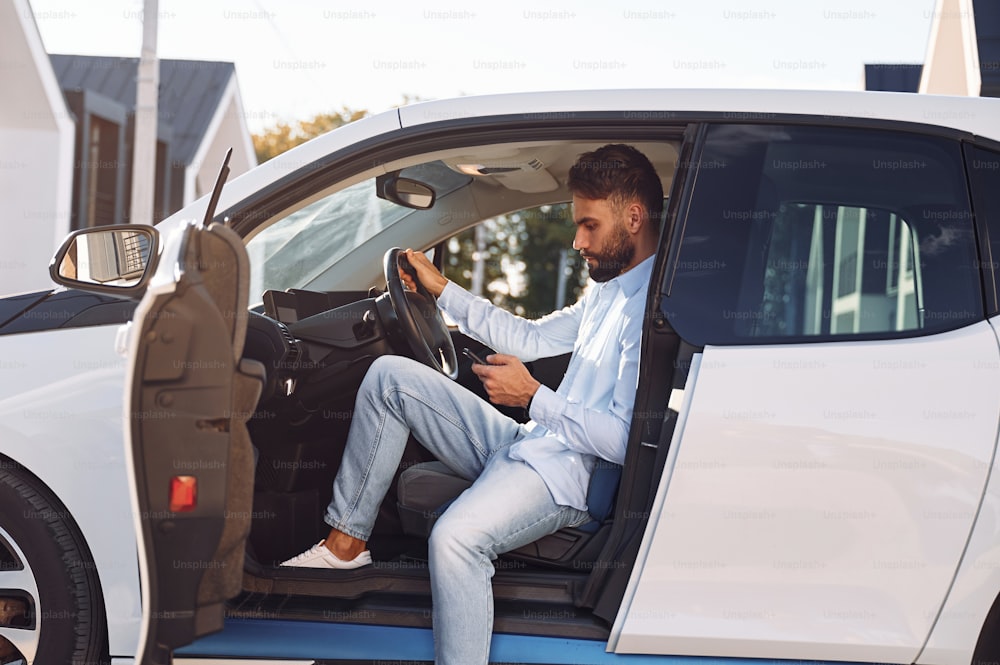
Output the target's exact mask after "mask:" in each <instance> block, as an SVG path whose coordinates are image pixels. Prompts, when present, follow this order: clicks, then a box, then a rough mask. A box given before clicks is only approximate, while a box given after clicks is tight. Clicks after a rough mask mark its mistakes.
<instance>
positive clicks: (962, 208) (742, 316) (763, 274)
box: [665, 125, 982, 344]
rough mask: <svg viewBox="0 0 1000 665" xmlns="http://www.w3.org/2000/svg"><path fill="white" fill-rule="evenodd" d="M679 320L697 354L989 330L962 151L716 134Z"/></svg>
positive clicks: (863, 134) (701, 172)
mask: <svg viewBox="0 0 1000 665" xmlns="http://www.w3.org/2000/svg"><path fill="white" fill-rule="evenodd" d="M665 286H666V288H667V289H669V298H668V299H667V301H666V304H667V309H668V316H669V317H670V320H671V322H672V324H673V325H674V327H675V328H676V329H677V330H678V332H679V333H680V334H681V335H682V336H684V337H685V339H687V340H688V341H691V342H693V343H698V344H732V343H759V342H764V341H778V342H788V341H791V340H792V339H799V340H821V339H827V338H830V337H837V338H839V337H842V336H845V335H851V336H860V337H864V336H868V337H884V336H905V335H913V334H922V333H923V332H925V331H930V330H944V329H950V328H955V327H958V326H960V325H964V324H965V323H968V322H970V321H974V320H978V319H980V318H982V298H981V287H980V283H979V275H978V268H977V261H976V243H975V236H974V232H973V228H972V221H971V214H970V210H969V203H968V195H967V188H966V186H965V179H964V171H963V168H962V163H961V152H960V150H959V147H958V145H957V144H955V143H953V142H950V141H947V140H944V139H940V138H936V137H929V136H922V135H916V134H909V133H901V132H897V133H894V132H887V131H877V130H870V129H852V128H834V127H825V128H824V127H806V126H788V127H781V126H754V125H746V126H724V125H720V126H714V127H712V128H710V130H709V133H708V136H707V139H706V142H705V147H704V151H703V154H702V157H701V159H700V160H699V163H698V174H697V180H696V184H695V189H694V192H693V197H692V199H691V204H690V207H689V208H688V211H687V214H686V216H685V218H684V222H683V236H682V238H681V239H680V247H679V250H678V252H677V260H676V263H675V265H674V266H673V269H672V271H670V272H669V274H668V283H667V284H666V285H665Z"/></svg>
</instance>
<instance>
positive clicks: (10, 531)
mask: <svg viewBox="0 0 1000 665" xmlns="http://www.w3.org/2000/svg"><path fill="white" fill-rule="evenodd" d="M0 589H2V590H3V591H2V592H0V593H2V595H3V596H4V597H5V598H3V599H0V603H5V604H6V606H7V611H6V612H5V616H4V617H3V623H2V624H0V636H2V637H4V638H5V639H0V653H2V651H3V649H4V648H5V647H6V649H7V651H8V652H9V651H10V644H13V645H14V646H15V647H18V648H19V650H20V651H21V652H22V653H23V655H24V656H25V657H26V658H27V661H28V662H31V660H32V657H31V655H30V652H31V651H34V662H35V663H37V664H38V665H49V664H52V665H62V664H67V665H77V664H79V665H83V664H85V663H86V664H87V665H92V664H95V663H107V662H109V661H110V659H109V658H108V650H107V626H106V621H105V614H104V603H103V600H102V598H101V591H100V584H99V581H98V577H97V570H96V569H95V566H94V562H93V561H92V559H91V557H90V554H89V551H88V549H87V547H86V544H85V543H84V540H83V536H82V534H81V533H80V530H79V528H78V527H77V526H76V524H75V523H74V521H73V519H72V518H71V517H70V515H69V512H68V511H67V510H66V508H65V507H64V506H63V505H62V504H61V503H60V502H59V500H58V499H57V498H56V497H55V495H54V494H52V492H50V491H49V490H48V489H47V488H46V487H45V486H44V485H43V484H42V483H41V482H40V481H39V480H38V479H37V478H35V477H34V476H32V475H31V474H30V473H28V472H27V471H26V470H24V469H23V468H21V467H20V466H18V465H16V464H11V463H9V462H6V461H4V460H2V459H0ZM12 608H14V610H12ZM25 608H28V610H27V613H25V612H24V611H23V610H24V609H25ZM19 610H21V611H19ZM7 639H9V640H10V642H9V643H8V642H7ZM0 662H3V663H7V662H13V663H18V662H21V661H20V660H19V659H18V658H17V657H16V656H10V655H9V654H8V655H7V656H6V657H0Z"/></svg>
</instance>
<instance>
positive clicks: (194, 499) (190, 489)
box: [170, 476, 198, 513]
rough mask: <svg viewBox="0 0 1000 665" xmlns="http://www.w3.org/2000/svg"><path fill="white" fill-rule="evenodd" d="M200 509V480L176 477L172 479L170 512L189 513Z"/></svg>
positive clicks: (192, 477)
mask: <svg viewBox="0 0 1000 665" xmlns="http://www.w3.org/2000/svg"><path fill="white" fill-rule="evenodd" d="M197 507H198V479H197V478H196V477H195V476H174V477H173V478H171V479H170V512H173V513H187V512H190V511H192V510H194V509H195V508H197Z"/></svg>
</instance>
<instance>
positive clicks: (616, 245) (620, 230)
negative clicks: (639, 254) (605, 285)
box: [583, 224, 635, 282]
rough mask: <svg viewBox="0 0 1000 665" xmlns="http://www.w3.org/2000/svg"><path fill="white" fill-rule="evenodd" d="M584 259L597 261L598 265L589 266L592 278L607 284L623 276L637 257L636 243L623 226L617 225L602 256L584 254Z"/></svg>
mask: <svg viewBox="0 0 1000 665" xmlns="http://www.w3.org/2000/svg"><path fill="white" fill-rule="evenodd" d="M583 257H584V258H593V259H597V265H594V266H591V264H590V263H588V264H587V269H588V270H589V271H590V278H591V279H592V280H594V281H595V282H606V281H608V280H609V279H614V278H615V277H617V276H618V275H620V274H622V271H623V270H625V268H626V267H628V265H629V264H630V263H631V262H632V259H633V258H634V257H635V243H633V242H632V238H631V237H630V236H629V234H628V231H626V230H625V227H624V226H623V225H622V224H616V225H615V229H614V231H613V235H612V236H611V237H610V238H608V241H607V243H606V244H605V247H604V250H603V251H602V252H601V253H600V254H584V255H583Z"/></svg>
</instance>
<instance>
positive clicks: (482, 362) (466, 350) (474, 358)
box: [462, 347, 489, 365]
mask: <svg viewBox="0 0 1000 665" xmlns="http://www.w3.org/2000/svg"><path fill="white" fill-rule="evenodd" d="M462 355H464V356H465V357H466V358H468V359H469V360H471V361H472V362H474V363H476V364H477V365H489V363H488V362H486V361H485V360H483V359H482V358H480V357H479V356H477V355H476V354H475V353H473V352H472V351H470V350H469V347H465V348H464V349H462Z"/></svg>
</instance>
